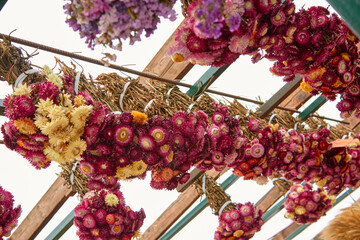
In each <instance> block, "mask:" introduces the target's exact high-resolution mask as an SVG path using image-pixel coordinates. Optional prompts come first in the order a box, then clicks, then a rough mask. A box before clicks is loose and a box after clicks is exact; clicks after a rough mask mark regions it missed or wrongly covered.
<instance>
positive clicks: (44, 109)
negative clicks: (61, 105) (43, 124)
mask: <svg viewBox="0 0 360 240" xmlns="http://www.w3.org/2000/svg"><path fill="white" fill-rule="evenodd" d="M52 106H54V103H53V101H52V100H50V99H49V98H47V99H46V100H43V99H40V100H39V102H38V104H36V112H37V113H40V114H42V115H44V116H47V115H48V114H49V109H50V108H51V107H52Z"/></svg>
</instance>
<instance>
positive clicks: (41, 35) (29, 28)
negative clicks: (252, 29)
mask: <svg viewBox="0 0 360 240" xmlns="http://www.w3.org/2000/svg"><path fill="white" fill-rule="evenodd" d="M64 2H65V1H48V0H33V1H26V0H10V1H8V2H7V3H6V5H5V6H4V8H3V9H2V10H1V12H0V22H1V25H0V32H1V33H4V34H8V33H10V32H11V31H13V30H15V29H17V30H16V31H15V32H14V33H12V36H14V37H18V38H23V39H26V40H29V41H33V42H37V43H41V44H44V45H48V46H52V47H55V48H59V49H63V50H66V51H69V52H77V53H79V52H80V54H82V55H85V56H88V57H92V58H97V59H100V58H101V57H102V55H101V53H102V52H110V50H109V49H103V48H102V47H100V46H99V47H97V48H96V49H95V51H91V50H90V49H88V48H87V46H86V44H85V43H84V39H80V37H79V35H78V33H75V32H73V30H72V29H70V27H68V25H67V24H66V23H65V18H66V16H65V14H64V13H63V10H62V5H63V3H64ZM314 2H315V3H316V4H319V5H322V6H327V5H328V4H327V3H326V1H324V0H318V1H306V0H296V1H295V3H296V4H297V6H298V7H300V6H302V5H304V4H305V3H306V6H310V5H309V4H313V3H314ZM176 10H177V12H178V20H177V21H175V22H170V21H168V20H162V22H161V24H160V25H159V26H158V29H157V31H156V32H155V34H153V35H152V36H151V37H150V38H143V41H141V42H137V43H135V45H133V46H128V45H124V50H123V51H122V52H116V53H117V56H118V60H117V61H116V63H115V64H117V65H127V64H134V65H131V66H129V67H130V68H133V69H136V70H140V71H141V70H143V69H144V68H145V66H146V65H147V63H148V62H149V61H150V60H151V59H152V57H153V56H154V55H155V54H156V52H157V51H158V49H160V47H161V46H162V45H163V44H164V42H165V41H166V40H167V39H168V37H169V36H170V35H171V34H172V33H173V31H174V30H175V29H176V27H177V26H178V25H179V23H180V22H181V21H182V19H183V17H182V15H181V10H180V4H179V1H178V3H177V4H176ZM15 45H16V44H15ZM24 49H26V50H27V51H28V52H29V53H31V52H33V51H34V49H32V48H28V47H24ZM54 56H55V55H54V54H52V53H47V52H44V51H40V54H39V55H38V56H36V57H35V58H33V60H32V63H34V64H36V65H38V66H43V65H45V64H46V65H49V66H50V67H53V66H54V64H55V61H54ZM57 57H58V58H60V59H61V60H63V61H65V62H66V63H67V64H69V63H70V59H69V58H66V57H63V56H57ZM77 62H79V63H80V64H81V66H83V67H84V69H85V72H86V73H91V74H92V75H93V76H94V77H96V76H97V75H98V74H99V73H106V72H114V70H112V69H108V68H105V67H101V66H95V65H92V64H87V63H84V62H81V61H77ZM271 65H272V64H271V63H270V62H269V61H267V60H263V61H262V62H260V63H258V64H256V65H253V64H252V63H251V62H250V58H249V57H247V56H242V57H240V59H238V60H237V61H236V62H235V63H234V64H232V65H231V66H230V67H229V68H228V70H227V71H226V72H225V73H223V74H222V76H221V77H220V78H219V79H218V80H217V81H216V82H215V83H214V84H213V85H212V87H211V88H212V89H216V90H220V91H224V92H228V93H232V94H236V95H239V96H243V97H248V98H252V99H255V98H258V97H261V100H262V101H265V100H267V99H269V98H270V97H271V96H272V95H273V94H274V93H276V91H277V90H278V89H279V88H280V87H281V86H283V85H284V83H283V82H282V80H281V79H280V78H278V77H274V76H272V75H271V73H270V72H269V70H268V69H269V67H270V66H271ZM79 69H80V68H79ZM207 69H208V67H201V66H195V67H194V68H193V69H192V70H191V71H190V73H189V74H188V75H186V76H185V78H184V79H185V80H184V81H185V82H187V83H194V82H195V81H196V80H197V79H198V78H199V77H200V76H201V75H202V74H203V73H204V72H205V71H206V70H207ZM0 84H1V87H0V98H4V97H5V95H6V94H10V93H11V88H9V87H8V86H7V85H6V84H4V83H0ZM214 97H217V96H214ZM217 98H218V97H217ZM313 99H314V98H313ZM313 99H312V100H313ZM312 100H310V101H309V103H311V101H312ZM243 104H244V105H245V106H248V107H254V106H252V105H251V104H247V103H243ZM335 104H336V102H335V103H327V104H325V105H324V106H323V107H322V108H321V109H320V110H319V111H318V113H319V114H320V115H326V116H328V117H333V118H338V119H339V112H338V111H337V109H336V108H335ZM305 106H306V105H305ZM5 121H6V118H5V117H0V123H1V124H2V123H3V122H5ZM0 151H1V158H0V161H1V167H0V185H2V186H3V187H4V188H5V189H6V190H8V191H10V192H12V193H13V195H14V196H15V201H16V204H21V205H22V208H23V214H22V216H21V218H20V221H21V220H22V219H23V218H25V216H26V215H27V214H28V213H29V212H30V211H31V209H32V208H33V206H34V205H35V204H36V203H37V201H38V200H39V199H40V198H41V196H42V195H43V194H44V193H45V192H46V191H47V189H48V188H49V187H50V186H51V184H52V183H53V182H54V180H55V179H56V173H59V171H60V168H59V167H58V166H56V164H55V163H53V164H52V166H51V167H49V168H48V169H46V170H41V171H38V170H35V169H34V168H33V167H32V166H30V164H29V163H27V161H26V160H25V159H23V158H21V157H20V156H19V155H17V154H16V153H15V152H12V151H10V150H8V149H6V148H5V147H4V146H3V145H2V146H0ZM227 176H228V174H227V175H226V176H222V177H221V178H220V180H219V182H222V181H224V180H225V179H226V177H227ZM271 187H272V184H268V185H266V186H259V185H257V184H256V183H254V182H250V181H247V182H244V181H242V180H239V181H237V182H236V183H235V184H234V185H233V186H232V187H230V188H229V189H228V191H227V193H228V194H229V195H230V196H232V200H233V201H234V202H242V203H244V202H247V201H251V202H254V203H255V202H257V201H258V200H259V199H260V198H261V197H262V196H263V195H264V194H265V193H266V192H267V191H268V190H269V189H271ZM121 190H122V191H123V193H124V196H125V199H126V202H127V204H128V205H130V206H131V207H132V208H133V209H134V210H138V209H140V208H141V207H143V208H144V209H145V212H146V215H147V218H146V219H145V222H144V225H143V227H142V228H141V230H142V231H145V230H146V229H147V228H148V227H149V226H150V225H151V224H152V223H153V222H154V221H155V219H156V218H157V217H158V216H159V215H160V214H161V213H162V212H163V211H164V210H165V209H166V208H167V207H168V206H169V205H170V204H171V203H172V202H173V201H174V200H175V199H176V198H177V196H178V195H179V193H177V192H176V191H171V192H170V191H155V190H152V189H151V188H150V185H149V178H147V179H146V180H143V181H136V180H135V181H132V182H130V183H122V187H121ZM352 197H353V198H354V199H358V198H359V197H360V192H359V191H356V192H354V193H353V194H352ZM77 203H78V199H77V197H76V196H75V197H72V198H71V199H69V200H68V201H67V202H66V203H65V204H64V206H63V207H62V208H61V209H60V210H59V211H58V213H57V214H56V215H55V216H54V217H53V219H52V220H51V221H50V222H49V224H48V225H47V226H46V227H45V228H44V229H43V231H41V232H40V234H39V235H38V236H37V238H36V239H37V240H41V239H45V237H46V236H47V235H48V234H49V233H50V232H51V231H52V230H53V229H54V228H55V227H56V226H57V224H58V223H59V222H60V221H61V220H62V219H63V218H64V217H65V216H66V215H67V214H68V213H69V212H70V211H71V210H72V209H73V208H74V207H75V206H76V205H77ZM198 203H200V200H198V201H196V202H195V205H197V204H198ZM352 203H353V200H352V199H351V198H346V199H345V200H344V201H343V203H341V204H339V205H338V206H337V207H336V208H334V209H332V210H331V211H330V212H329V213H328V216H327V217H323V218H322V219H321V220H320V221H319V222H318V223H316V224H313V226H311V227H309V228H308V229H307V230H305V231H304V232H303V233H302V234H301V235H299V236H298V237H297V238H295V239H299V240H300V239H301V240H304V239H305V240H306V239H311V238H312V237H314V236H315V235H316V234H317V233H318V232H320V231H321V229H322V228H323V227H324V226H325V225H326V223H327V222H328V221H330V220H331V219H332V218H333V217H334V214H337V213H338V212H339V209H341V208H343V207H346V206H350V205H351V204H352ZM195 205H194V206H195ZM191 209H192V208H190V210H191ZM283 214H284V212H281V213H280V214H278V215H277V216H276V217H274V218H273V219H272V220H271V221H269V222H268V223H267V224H265V225H264V226H263V229H262V230H261V231H260V232H259V233H257V234H256V235H255V237H254V238H253V239H255V240H264V239H267V238H269V237H271V236H272V235H274V234H275V233H277V232H278V231H279V230H281V229H283V228H284V227H286V226H287V225H289V224H290V223H291V221H289V220H287V219H285V218H284V217H283ZM217 226H218V221H217V217H216V216H214V215H212V214H211V210H210V209H209V208H206V209H205V210H204V211H203V212H202V213H201V214H200V215H199V216H198V217H196V218H195V219H194V220H193V221H192V222H191V223H189V224H188V225H187V226H186V227H185V228H184V229H183V230H182V231H180V232H179V233H178V234H177V235H176V236H175V237H174V238H173V239H176V240H184V239H201V240H202V239H213V234H214V231H215V230H216V227H217ZM75 231H76V229H75V228H74V227H72V228H70V230H69V231H68V232H67V233H66V234H65V235H64V236H63V237H62V238H61V239H64V240H76V239H78V238H77V237H76V234H75Z"/></svg>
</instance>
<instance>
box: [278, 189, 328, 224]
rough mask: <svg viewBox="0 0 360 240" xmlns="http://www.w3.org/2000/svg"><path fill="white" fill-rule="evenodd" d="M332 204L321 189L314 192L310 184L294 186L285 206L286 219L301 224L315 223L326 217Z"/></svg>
mask: <svg viewBox="0 0 360 240" xmlns="http://www.w3.org/2000/svg"><path fill="white" fill-rule="evenodd" d="M332 203H333V199H332V198H329V197H328V195H327V194H326V192H325V191H324V190H323V189H321V188H319V189H317V190H313V187H312V185H311V184H310V183H308V182H307V183H305V185H304V186H301V185H293V186H291V188H290V192H289V194H288V197H287V199H286V201H285V204H284V207H285V209H286V213H285V217H286V218H289V219H292V220H293V221H295V222H297V223H300V224H306V223H313V222H316V221H317V220H319V219H320V217H322V216H325V215H326V212H327V211H328V210H329V209H330V208H331V207H332Z"/></svg>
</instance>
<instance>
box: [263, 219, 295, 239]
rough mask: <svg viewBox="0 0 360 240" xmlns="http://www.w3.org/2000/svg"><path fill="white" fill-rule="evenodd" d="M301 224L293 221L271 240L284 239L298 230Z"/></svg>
mask: <svg viewBox="0 0 360 240" xmlns="http://www.w3.org/2000/svg"><path fill="white" fill-rule="evenodd" d="M300 226H301V224H297V223H296V222H293V223H291V224H290V225H289V226H287V227H286V228H285V229H283V230H282V231H281V232H279V233H277V234H276V235H275V236H273V237H272V238H270V239H271V240H284V239H286V237H287V236H289V235H290V234H291V233H292V232H294V231H296V229H298V228H299V227H300Z"/></svg>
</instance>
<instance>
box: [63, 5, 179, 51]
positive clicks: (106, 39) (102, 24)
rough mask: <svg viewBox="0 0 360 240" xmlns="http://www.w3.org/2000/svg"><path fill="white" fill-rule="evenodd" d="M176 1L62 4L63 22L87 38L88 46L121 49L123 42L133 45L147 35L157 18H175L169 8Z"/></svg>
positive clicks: (157, 21)
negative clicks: (63, 11) (64, 15)
mask: <svg viewBox="0 0 360 240" xmlns="http://www.w3.org/2000/svg"><path fill="white" fill-rule="evenodd" d="M174 3H175V0H158V1H144V0H136V1H104V0H100V1H81V0H70V2H67V3H65V4H64V10H65V14H66V15H67V19H66V22H67V23H68V24H69V26H70V27H71V28H72V29H73V30H74V31H79V33H80V37H82V38H86V41H85V42H86V43H87V44H88V46H89V47H90V48H94V47H95V45H97V44H103V45H107V46H109V47H112V48H115V49H118V50H121V49H122V41H123V40H127V39H129V43H130V44H131V45H132V44H134V43H135V42H136V41H140V40H141V35H142V34H143V33H144V32H145V36H146V37H149V36H150V35H151V34H153V33H154V31H155V30H156V28H157V24H158V23H159V22H160V17H164V18H169V19H170V20H171V21H174V20H175V19H176V13H175V11H174V10H173V9H172V8H173V5H174Z"/></svg>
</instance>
